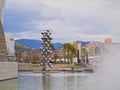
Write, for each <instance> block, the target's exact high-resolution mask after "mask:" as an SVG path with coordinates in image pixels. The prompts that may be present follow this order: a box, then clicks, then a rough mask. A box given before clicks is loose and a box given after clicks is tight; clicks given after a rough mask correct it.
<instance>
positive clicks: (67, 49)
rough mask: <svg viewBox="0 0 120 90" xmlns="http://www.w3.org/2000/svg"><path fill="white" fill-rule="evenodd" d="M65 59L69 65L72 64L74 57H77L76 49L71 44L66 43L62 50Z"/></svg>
mask: <svg viewBox="0 0 120 90" xmlns="http://www.w3.org/2000/svg"><path fill="white" fill-rule="evenodd" d="M62 51H63V55H64V59H67V61H68V63H72V61H73V57H75V56H76V54H77V53H76V49H75V48H74V47H73V46H72V45H71V44H70V43H65V44H64V45H63V48H62Z"/></svg>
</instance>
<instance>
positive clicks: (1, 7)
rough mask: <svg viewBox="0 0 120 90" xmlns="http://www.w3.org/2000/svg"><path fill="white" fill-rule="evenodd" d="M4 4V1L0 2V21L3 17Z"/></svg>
mask: <svg viewBox="0 0 120 90" xmlns="http://www.w3.org/2000/svg"><path fill="white" fill-rule="evenodd" d="M4 2H5V0H0V21H2V17H3V9H4Z"/></svg>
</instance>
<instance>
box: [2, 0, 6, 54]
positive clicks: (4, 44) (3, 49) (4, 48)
mask: <svg viewBox="0 0 120 90" xmlns="http://www.w3.org/2000/svg"><path fill="white" fill-rule="evenodd" d="M4 2H5V0H0V55H6V54H7V49H6V42H5V35H4V30H3V26H2V18H3V9H4Z"/></svg>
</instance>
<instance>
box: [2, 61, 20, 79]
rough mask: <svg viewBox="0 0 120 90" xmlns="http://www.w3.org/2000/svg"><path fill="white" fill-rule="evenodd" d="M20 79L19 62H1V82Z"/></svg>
mask: <svg viewBox="0 0 120 90" xmlns="http://www.w3.org/2000/svg"><path fill="white" fill-rule="evenodd" d="M15 77H18V63H17V62H0V80H5V79H11V78H15Z"/></svg>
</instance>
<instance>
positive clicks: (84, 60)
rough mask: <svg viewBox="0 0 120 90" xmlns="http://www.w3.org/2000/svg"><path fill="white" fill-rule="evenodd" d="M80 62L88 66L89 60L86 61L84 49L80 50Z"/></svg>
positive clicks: (86, 56)
mask: <svg viewBox="0 0 120 90" xmlns="http://www.w3.org/2000/svg"><path fill="white" fill-rule="evenodd" d="M81 60H82V63H83V64H84V65H85V64H89V60H88V52H87V50H86V49H85V48H82V49H81Z"/></svg>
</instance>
